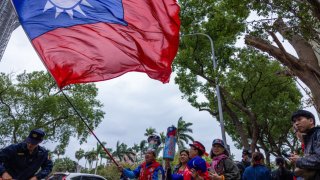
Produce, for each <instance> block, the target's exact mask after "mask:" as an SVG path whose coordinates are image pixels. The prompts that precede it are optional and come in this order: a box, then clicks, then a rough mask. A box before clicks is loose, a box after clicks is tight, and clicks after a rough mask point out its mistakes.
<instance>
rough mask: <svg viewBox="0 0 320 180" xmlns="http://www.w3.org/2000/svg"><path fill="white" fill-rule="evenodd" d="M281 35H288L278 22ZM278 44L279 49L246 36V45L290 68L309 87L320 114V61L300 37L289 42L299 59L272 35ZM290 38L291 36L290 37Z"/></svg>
mask: <svg viewBox="0 0 320 180" xmlns="http://www.w3.org/2000/svg"><path fill="white" fill-rule="evenodd" d="M277 23H278V24H277V26H281V27H278V29H279V32H280V34H282V35H283V36H284V37H286V36H287V35H286V34H288V32H287V30H286V29H285V27H283V26H285V25H284V24H283V23H281V21H279V22H277ZM270 34H271V35H272V37H273V38H274V41H275V42H276V43H277V45H278V47H276V46H274V45H272V44H270V43H269V42H268V41H266V40H264V39H261V38H259V37H255V36H251V35H246V37H245V43H246V44H247V45H249V46H253V47H255V48H257V49H259V50H261V51H263V52H266V53H268V54H269V55H271V56H273V57H274V58H275V59H277V60H278V61H279V62H281V63H282V64H283V65H284V66H286V67H288V68H289V69H290V71H291V72H292V75H295V76H297V77H298V78H299V79H300V80H301V81H302V82H303V83H304V84H306V85H307V86H308V88H309V89H310V91H311V93H312V100H313V104H314V106H315V108H316V110H317V111H318V112H320V91H319V89H320V66H319V64H318V59H317V57H316V55H315V53H314V51H313V49H312V46H311V45H310V43H309V42H307V41H305V40H304V39H303V38H302V37H300V36H298V35H292V36H290V38H289V37H288V39H289V42H290V44H291V45H292V46H293V47H294V48H295V51H296V52H297V54H298V56H299V58H296V57H295V56H293V55H291V54H290V53H288V52H286V51H285V49H284V47H283V46H282V44H281V43H280V41H279V40H278V39H277V37H276V36H275V35H273V33H270ZM288 36H289V35H288Z"/></svg>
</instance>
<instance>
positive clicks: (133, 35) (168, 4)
mask: <svg viewBox="0 0 320 180" xmlns="http://www.w3.org/2000/svg"><path fill="white" fill-rule="evenodd" d="M12 2H13V4H14V6H15V9H16V11H17V14H18V16H19V20H20V23H21V25H22V26H23V28H24V30H25V31H26V33H27V35H28V36H29V38H30V40H31V42H32V44H33V46H34V48H35V49H36V51H37V52H38V54H39V55H40V57H41V59H42V61H43V63H44V64H45V66H46V67H47V69H48V70H49V71H50V73H51V74H52V76H53V77H54V78H55V80H56V82H57V84H58V86H59V87H60V88H63V87H64V86H66V85H68V84H74V83H85V82H96V81H102V80H107V79H112V78H115V77H118V76H120V75H122V74H124V73H126V72H130V71H137V72H145V73H147V74H148V76H149V77H151V78H153V79H157V80H160V81H162V82H163V83H165V82H168V81H169V78H170V74H171V63H172V61H173V59H174V57H175V55H176V53H177V50H178V45H179V28H180V20H179V6H178V4H177V2H176V0H12Z"/></svg>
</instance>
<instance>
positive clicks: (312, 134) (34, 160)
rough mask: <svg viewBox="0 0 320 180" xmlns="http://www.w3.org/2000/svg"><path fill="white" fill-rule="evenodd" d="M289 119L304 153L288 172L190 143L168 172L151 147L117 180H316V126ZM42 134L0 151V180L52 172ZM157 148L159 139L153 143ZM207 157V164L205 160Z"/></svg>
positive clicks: (302, 117)
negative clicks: (234, 159) (140, 161)
mask: <svg viewBox="0 0 320 180" xmlns="http://www.w3.org/2000/svg"><path fill="white" fill-rule="evenodd" d="M291 120H292V122H293V127H294V129H295V130H296V134H297V136H298V137H299V139H300V141H301V144H302V149H303V154H300V155H298V153H292V154H290V155H288V157H287V160H288V161H289V163H291V164H292V165H293V166H294V167H295V169H294V171H290V170H289V169H287V167H286V164H287V161H286V160H285V159H284V158H282V157H277V158H276V166H277V169H276V170H273V171H271V170H270V169H269V168H268V167H267V166H266V165H265V164H264V155H263V154H262V153H261V152H253V153H251V151H250V150H246V149H245V150H243V153H242V160H241V161H240V162H235V161H233V160H232V159H231V158H230V154H229V152H228V148H227V147H226V145H225V143H224V141H223V140H221V139H214V140H213V142H212V146H211V150H210V153H209V154H210V155H209V154H208V153H206V149H205V146H204V145H203V144H202V143H201V142H199V141H194V142H193V143H192V144H190V148H189V149H188V150H182V151H180V152H179V163H178V164H177V165H175V166H174V167H171V165H170V161H169V160H164V162H165V165H164V167H163V166H162V165H161V164H160V163H159V162H157V160H156V157H157V156H156V149H155V148H149V149H148V150H147V152H146V153H145V161H144V162H143V163H142V164H140V165H139V166H138V167H137V168H136V169H134V170H130V169H126V168H123V167H122V166H119V167H118V168H119V171H120V172H121V173H122V176H121V179H139V180H158V179H161V180H240V179H243V180H294V179H296V180H301V179H304V180H320V127H317V126H316V125H315V117H314V115H313V114H312V113H311V112H309V111H306V110H298V111H297V112H294V113H293V115H292V117H291ZM44 136H45V133H44V132H43V131H42V130H40V129H35V130H32V131H31V132H30V134H29V136H28V137H27V139H26V140H25V141H24V142H22V143H18V144H12V145H10V146H8V147H6V148H4V149H2V150H0V179H2V180H9V179H31V180H36V179H43V178H45V177H47V176H48V175H49V174H50V172H51V171H52V166H53V164H52V161H51V160H50V159H49V157H48V151H47V150H45V149H44V148H43V147H41V146H39V144H40V143H41V142H42V140H43V138H44ZM154 142H156V143H155V145H158V144H157V142H159V140H157V139H156V141H154ZM208 155H209V156H210V158H211V163H210V164H209V163H208V162H206V161H205V159H204V158H203V156H208Z"/></svg>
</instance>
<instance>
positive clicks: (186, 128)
mask: <svg viewBox="0 0 320 180" xmlns="http://www.w3.org/2000/svg"><path fill="white" fill-rule="evenodd" d="M190 126H192V123H190V122H185V121H184V120H183V119H182V117H180V118H179V120H178V125H177V136H176V137H177V144H178V151H179V152H180V151H181V150H182V149H185V145H184V142H185V143H186V144H188V143H189V140H190V141H192V142H193V141H194V140H193V138H192V136H190V135H189V134H187V133H192V129H191V128H190Z"/></svg>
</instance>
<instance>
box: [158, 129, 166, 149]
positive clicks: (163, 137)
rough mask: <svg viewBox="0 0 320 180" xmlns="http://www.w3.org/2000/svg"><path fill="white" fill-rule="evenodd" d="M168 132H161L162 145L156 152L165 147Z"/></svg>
mask: <svg viewBox="0 0 320 180" xmlns="http://www.w3.org/2000/svg"><path fill="white" fill-rule="evenodd" d="M166 137H167V136H166V134H165V133H164V132H161V133H160V141H161V145H160V146H159V147H158V149H157V152H156V154H159V153H160V151H161V150H162V149H163V148H164V144H165V143H166Z"/></svg>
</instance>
